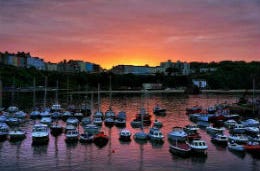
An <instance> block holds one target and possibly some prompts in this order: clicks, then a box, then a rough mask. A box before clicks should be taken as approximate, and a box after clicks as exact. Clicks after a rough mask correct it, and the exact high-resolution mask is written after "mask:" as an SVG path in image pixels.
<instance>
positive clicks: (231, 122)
mask: <svg viewBox="0 0 260 171" xmlns="http://www.w3.org/2000/svg"><path fill="white" fill-rule="evenodd" d="M236 124H237V121H235V120H233V119H229V120H227V121H225V122H224V126H225V127H227V128H228V129H230V128H233V127H234V126H235V125H236Z"/></svg>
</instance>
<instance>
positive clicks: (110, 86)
mask: <svg viewBox="0 0 260 171" xmlns="http://www.w3.org/2000/svg"><path fill="white" fill-rule="evenodd" d="M111 103H112V85H111V75H110V76H109V109H111Z"/></svg>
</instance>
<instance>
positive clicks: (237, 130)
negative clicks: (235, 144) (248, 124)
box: [229, 124, 246, 134]
mask: <svg viewBox="0 0 260 171" xmlns="http://www.w3.org/2000/svg"><path fill="white" fill-rule="evenodd" d="M229 132H230V133H231V134H244V133H245V132H246V128H245V127H244V125H242V124H235V125H234V127H232V128H231V129H230V130H229Z"/></svg>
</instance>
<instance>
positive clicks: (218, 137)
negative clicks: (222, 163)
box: [211, 134, 228, 146]
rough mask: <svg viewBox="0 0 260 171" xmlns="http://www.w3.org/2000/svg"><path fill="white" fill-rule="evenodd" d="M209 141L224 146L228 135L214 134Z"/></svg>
mask: <svg viewBox="0 0 260 171" xmlns="http://www.w3.org/2000/svg"><path fill="white" fill-rule="evenodd" d="M211 141H212V142H213V143H215V144H219V145H225V146H226V145H227V143H228V137H227V136H226V135H224V134H215V135H214V136H213V137H211Z"/></svg>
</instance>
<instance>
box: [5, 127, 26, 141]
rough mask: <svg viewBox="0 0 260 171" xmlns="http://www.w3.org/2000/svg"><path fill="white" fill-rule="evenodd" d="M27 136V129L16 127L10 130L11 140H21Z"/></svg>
mask: <svg viewBox="0 0 260 171" xmlns="http://www.w3.org/2000/svg"><path fill="white" fill-rule="evenodd" d="M25 137H26V133H25V131H22V130H20V129H14V130H11V131H9V140H10V141H19V140H23V139H25Z"/></svg>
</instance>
